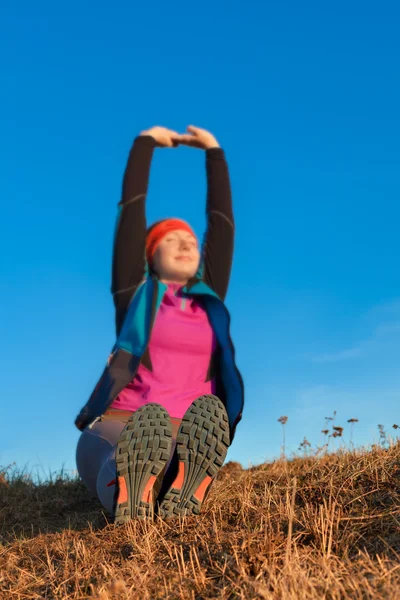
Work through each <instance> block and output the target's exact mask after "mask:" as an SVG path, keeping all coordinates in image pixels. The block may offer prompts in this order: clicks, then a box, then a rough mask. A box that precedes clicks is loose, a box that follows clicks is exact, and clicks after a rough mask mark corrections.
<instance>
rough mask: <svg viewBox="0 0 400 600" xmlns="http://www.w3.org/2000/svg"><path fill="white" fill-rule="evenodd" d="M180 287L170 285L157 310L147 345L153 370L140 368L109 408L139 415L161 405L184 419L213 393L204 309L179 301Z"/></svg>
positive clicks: (211, 343)
mask: <svg viewBox="0 0 400 600" xmlns="http://www.w3.org/2000/svg"><path fill="white" fill-rule="evenodd" d="M181 287H182V286H180V285H178V284H170V285H168V289H167V291H166V293H165V295H164V298H163V300H162V303H161V305H160V308H159V310H158V313H157V317H156V320H155V323H154V326H153V330H152V334H151V338H150V344H149V353H150V358H151V363H152V367H153V370H152V371H149V370H148V369H147V368H146V367H145V366H143V365H142V364H141V365H140V366H139V369H138V371H137V373H136V375H135V377H134V378H133V380H132V381H131V382H130V383H129V384H128V385H127V386H126V388H125V389H124V390H123V391H122V392H121V393H120V394H119V395H118V396H117V398H116V399H115V400H114V402H113V403H112V405H111V407H110V408H114V409H120V410H129V411H135V410H137V409H138V408H140V407H141V406H143V404H148V403H149V402H157V403H158V404H161V405H162V406H164V408H166V409H167V411H168V412H169V414H170V416H171V417H175V418H178V419H181V418H182V417H183V415H184V414H185V412H186V410H187V409H188V408H189V406H190V405H191V403H192V402H193V401H194V400H195V399H196V398H198V397H199V396H202V395H203V394H214V393H215V381H214V380H211V381H207V382H206V377H207V372H208V368H209V365H210V358H211V355H212V353H213V352H214V350H215V348H216V339H215V335H214V332H213V330H212V328H211V325H210V323H209V321H208V317H207V314H206V312H205V310H204V309H203V308H202V307H201V306H200V304H199V303H198V302H197V301H196V300H195V299H193V298H183V297H181V296H180V289H181Z"/></svg>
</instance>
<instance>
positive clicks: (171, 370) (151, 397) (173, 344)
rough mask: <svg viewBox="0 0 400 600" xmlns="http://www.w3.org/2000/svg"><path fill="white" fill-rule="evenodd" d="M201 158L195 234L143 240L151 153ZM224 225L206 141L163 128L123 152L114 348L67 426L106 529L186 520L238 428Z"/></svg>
mask: <svg viewBox="0 0 400 600" xmlns="http://www.w3.org/2000/svg"><path fill="white" fill-rule="evenodd" d="M180 144H182V145H187V146H191V147H195V148H201V149H203V150H205V152H206V169H207V185H208V193H207V207H206V213H207V231H206V235H205V239H204V244H203V248H202V251H200V249H199V245H198V242H197V239H196V235H195V233H194V232H193V230H192V228H191V227H190V226H189V225H188V224H187V223H186V222H185V221H182V220H180V219H165V220H163V221H159V222H157V223H155V224H154V225H153V226H151V227H150V228H149V229H148V230H146V217H145V199H146V194H147V187H148V178H149V172H150V164H151V159H152V155H153V151H154V148H155V147H170V148H171V147H177V146H178V145H180ZM233 241H234V221H233V212H232V200H231V191H230V182H229V174H228V167H227V164H226V161H225V157H224V152H223V150H222V149H221V148H220V147H219V145H218V142H217V140H216V139H215V137H214V136H213V135H212V134H211V133H209V132H208V131H206V130H204V129H200V128H198V127H193V126H189V127H188V128H187V133H186V134H181V135H180V134H178V133H177V132H175V131H171V130H169V129H166V128H163V127H153V128H151V129H149V130H147V131H143V132H142V133H141V134H140V135H139V136H138V137H137V138H136V139H135V141H134V144H133V147H132V149H131V152H130V155H129V158H128V164H127V167H126V170H125V174H124V179H123V187H122V200H121V202H120V203H119V216H118V220H117V226H116V233H115V240H114V255H113V273H112V293H113V298H114V304H115V311H116V313H115V314H116V343H115V345H114V348H113V351H112V353H111V355H110V357H109V359H108V361H107V365H106V367H105V369H104V371H103V374H102V376H101V377H100V380H99V382H98V383H97V385H96V387H95V389H94V391H93V393H92V395H91V397H90V398H89V400H88V402H87V404H86V405H85V406H84V407H83V408H82V410H81V412H80V413H79V415H78V417H77V418H76V421H75V424H76V426H77V427H78V429H80V430H81V431H82V432H83V433H82V435H81V437H80V439H79V442H78V447H77V466H78V472H79V474H80V476H81V478H82V480H83V481H84V482H85V484H86V485H87V487H88V488H89V490H90V491H91V492H92V493H93V494H97V495H98V497H99V499H100V501H101V502H102V504H103V506H104V507H105V508H106V509H107V510H108V511H109V512H110V513H114V517H115V523H117V524H119V523H124V522H126V521H128V520H130V519H131V518H133V517H148V516H152V515H153V514H154V511H155V512H156V513H157V514H159V515H160V516H161V517H172V516H179V515H191V514H198V513H199V512H200V509H201V505H202V502H203V501H204V499H205V496H206V493H207V492H208V490H209V488H210V484H211V482H212V481H213V479H214V477H215V475H216V474H217V472H218V470H219V468H220V467H221V466H222V464H223V462H224V459H225V456H226V453H227V450H228V447H229V445H230V444H231V443H232V440H233V436H234V433H235V429H236V426H237V424H238V422H239V421H240V419H241V417H242V409H243V402H244V391H243V382H242V378H241V376H240V373H239V371H238V369H237V367H236V364H235V357H234V354H235V352H234V348H233V344H232V341H231V338H230V333H229V323H230V317H229V313H228V311H227V309H226V307H225V305H224V303H223V301H224V298H225V296H226V293H227V289H228V283H229V278H230V272H231V264H232V254H233Z"/></svg>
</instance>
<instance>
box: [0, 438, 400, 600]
mask: <svg viewBox="0 0 400 600" xmlns="http://www.w3.org/2000/svg"><path fill="white" fill-rule="evenodd" d="M399 521H400V445H399V444H398V443H397V444H396V445H392V446H391V447H390V448H388V449H383V448H374V449H373V450H372V451H369V452H362V451H353V452H347V453H338V454H335V455H331V456H325V457H323V458H321V459H319V460H318V459H315V458H302V459H300V458H298V459H294V460H293V461H291V462H285V461H278V462H275V463H273V464H265V465H261V466H259V467H254V468H252V469H249V470H242V469H241V467H240V465H237V464H236V463H228V464H227V465H226V466H225V467H224V468H223V470H222V472H221V474H220V476H219V478H218V480H217V482H216V483H215V485H214V487H213V489H212V492H211V493H210V496H209V498H208V499H207V502H206V503H205V506H204V511H203V514H202V515H201V516H200V517H199V518H197V519H196V518H188V519H186V520H184V521H181V522H179V521H173V522H170V523H166V522H161V521H159V522H155V523H152V522H140V521H132V522H131V523H129V524H128V525H127V526H125V527H123V528H114V526H113V525H112V524H110V523H108V522H107V519H106V517H105V516H104V515H103V514H102V511H101V507H100V506H99V505H98V504H97V502H96V501H94V500H92V499H91V498H90V497H89V496H88V495H87V493H86V491H85V489H84V487H83V486H82V484H80V483H79V482H76V481H68V480H66V479H65V478H60V479H58V480H56V481H53V482H47V483H45V484H41V485H33V484H32V483H31V482H30V481H29V480H26V479H25V480H24V478H23V477H18V476H14V478H12V477H10V475H8V476H7V474H6V476H5V477H3V478H2V479H1V478H0V536H1V538H0V542H1V544H0V573H1V576H0V597H1V599H5V600H9V599H10V600H11V599H28V598H29V599H33V598H35V599H36V598H38V599H39V598H40V599H50V598H63V599H71V600H72V599H75V600H77V599H84V598H93V599H97V600H111V599H115V600H128V599H132V598H139V599H140V600H142V599H143V600H146V599H153V598H169V599H183V598H185V599H186V598H188V599H192V600H197V599H203V598H204V599H205V598H213V599H215V598H221V599H222V598H223V599H226V600H228V599H230V600H232V599H234V598H235V599H236V598H237V599H239V598H240V599H245V600H249V599H252V598H264V599H274V600H275V599H282V600H311V599H313V600H314V599H315V600H316V599H318V600H321V599H329V600H331V599H332V600H336V599H346V600H347V599H353V598H354V599H360V600H361V599H362V600H365V599H369V598H371V599H374V600H379V599H383V598H385V599H387V598H390V599H395V598H398V597H399V590H400V561H399V558H400V526H399V525H400V523H399Z"/></svg>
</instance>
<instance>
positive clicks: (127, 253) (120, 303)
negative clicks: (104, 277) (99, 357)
mask: <svg viewBox="0 0 400 600" xmlns="http://www.w3.org/2000/svg"><path fill="white" fill-rule="evenodd" d="M177 138H178V134H177V133H176V132H175V131H172V130H170V129H166V128H165V127H152V128H151V129H148V130H146V131H142V133H141V134H140V135H139V136H138V137H137V138H136V139H135V141H134V143H133V146H132V148H131V151H130V153H129V157H128V162H127V165H126V169H125V173H124V178H123V183H122V197H121V201H120V202H119V204H118V209H119V212H118V218H117V224H116V228H115V237H114V249H113V260H112V287H111V291H112V294H113V299H114V305H115V323H116V331H117V336H118V334H119V332H120V330H121V327H122V323H123V321H124V319H125V315H126V311H127V309H128V306H129V302H130V300H131V298H132V295H133V294H134V293H135V291H136V288H137V286H138V285H139V284H140V283H141V282H142V280H143V277H144V273H145V243H146V207H145V203H146V195H147V188H148V182H149V174H150V166H151V159H152V156H153V151H154V148H155V147H157V146H158V147H176V146H177V145H178V142H177Z"/></svg>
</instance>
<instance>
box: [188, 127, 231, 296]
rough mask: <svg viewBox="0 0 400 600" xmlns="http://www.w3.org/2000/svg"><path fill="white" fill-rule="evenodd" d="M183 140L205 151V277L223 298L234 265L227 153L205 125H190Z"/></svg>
mask: <svg viewBox="0 0 400 600" xmlns="http://www.w3.org/2000/svg"><path fill="white" fill-rule="evenodd" d="M187 130H188V132H189V133H188V134H185V135H181V136H180V138H179V142H180V144H185V145H187V146H192V147H194V148H201V149H202V150H205V151H206V172H207V205H206V215H207V230H206V235H205V240H204V247H203V259H204V275H203V279H204V281H205V282H206V283H207V284H208V285H209V286H210V287H211V288H212V289H213V290H214V291H215V292H216V293H217V294H218V296H219V297H220V298H221V299H222V300H224V299H225V296H226V293H227V290H228V286H229V279H230V274H231V269H232V259H233V247H234V237H235V224H234V217H233V208H232V194H231V185H230V179H229V171H228V165H227V162H226V160H225V153H224V151H223V150H222V148H220V146H219V144H218V142H217V140H216V139H215V137H214V136H213V135H212V134H211V133H210V132H209V131H206V130H205V129H200V128H199V127H193V126H189V127H188V128H187Z"/></svg>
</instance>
